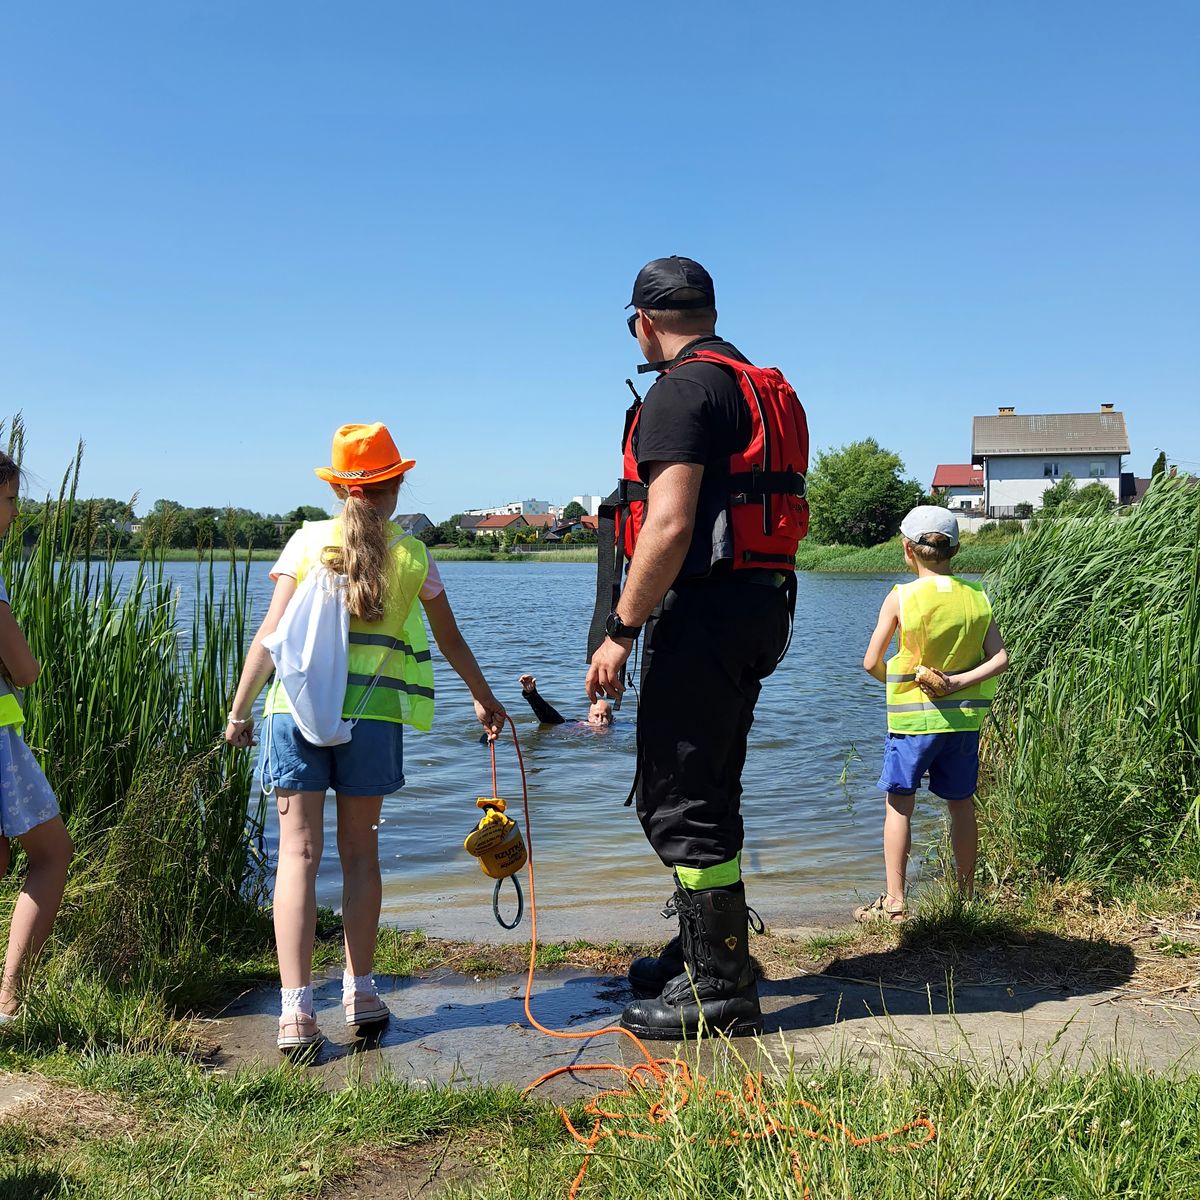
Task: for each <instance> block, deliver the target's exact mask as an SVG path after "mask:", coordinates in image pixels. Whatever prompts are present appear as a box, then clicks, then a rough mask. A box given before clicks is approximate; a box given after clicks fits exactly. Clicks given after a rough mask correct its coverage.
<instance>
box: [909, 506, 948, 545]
mask: <svg viewBox="0 0 1200 1200" xmlns="http://www.w3.org/2000/svg"><path fill="white" fill-rule="evenodd" d="M900 532H901V533H902V534H904V536H905V537H906V538H908V540H909V541H910V542H920V541H921V539H922V538H923V537H924V536H925V534H927V533H944V534H945V535H946V536H947V537H948V538H949V539H950V545H952V546H957V545H958V518H957V517H956V516H955V515H954V514H953V513H952V512H951V511H950V510H949V509H948V508H942V507H941V506H940V505H937V504H918V505H917V507H916V508H914V509H913V510H912V512H910V513H909V514H908V516H906V517H905V518H904V520H903V521H901V522H900Z"/></svg>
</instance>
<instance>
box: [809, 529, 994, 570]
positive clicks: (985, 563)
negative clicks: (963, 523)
mask: <svg viewBox="0 0 1200 1200" xmlns="http://www.w3.org/2000/svg"><path fill="white" fill-rule="evenodd" d="M1013 540H1015V539H1011V538H1007V537H1002V538H989V537H986V536H984V537H974V536H972V535H971V534H969V533H965V534H963V537H962V548H961V549H960V550H959V552H958V554H957V555H956V557H955V559H954V569H955V570H956V571H961V572H962V573H963V574H964V575H985V574H987V573H988V572H991V571H995V570H997V569H999V567H1000V566H1001V564H1002V563H1003V561H1004V555H1005V552H1006V551H1007V549H1008V546H1009V544H1010V542H1011V541H1013ZM796 567H797V569H798V570H801V571H846V572H863V573H868V572H879V573H895V572H906V571H908V567H907V566H906V565H905V563H904V549H903V546H902V543H901V541H900V539H899V538H898V537H896V538H893V539H892V540H891V541H890V542H884V543H882V544H881V545H878V546H838V545H833V546H822V545H820V544H819V543H817V542H814V541H811V540H809V539H805V540H804V541H803V542H801V543H800V549H799V551H797V553H796Z"/></svg>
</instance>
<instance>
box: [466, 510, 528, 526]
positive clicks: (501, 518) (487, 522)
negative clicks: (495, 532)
mask: <svg viewBox="0 0 1200 1200" xmlns="http://www.w3.org/2000/svg"><path fill="white" fill-rule="evenodd" d="M517 521H520V522H521V524H522V525H524V524H525V523H526V522H525V518H524V517H523V516H521V514H520V513H507V514H505V513H501V514H498V515H497V516H494V517H484V518H483V520H482V521H480V522H479V524H478V525H476V526H475V528H476V529H507V528H508V527H509V526H510V525H514V524H515V523H516V522H517Z"/></svg>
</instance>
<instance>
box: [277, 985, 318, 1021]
mask: <svg viewBox="0 0 1200 1200" xmlns="http://www.w3.org/2000/svg"><path fill="white" fill-rule="evenodd" d="M279 1007H280V1010H281V1011H282V1014H283V1015H284V1016H285V1017H286V1016H287V1015H288V1013H293V1012H302V1013H304V1014H305V1015H306V1016H310V1017H311V1016H312V1015H313V998H312V984H311V983H306V984H305V985H304V986H303V987H298V988H280V989H279Z"/></svg>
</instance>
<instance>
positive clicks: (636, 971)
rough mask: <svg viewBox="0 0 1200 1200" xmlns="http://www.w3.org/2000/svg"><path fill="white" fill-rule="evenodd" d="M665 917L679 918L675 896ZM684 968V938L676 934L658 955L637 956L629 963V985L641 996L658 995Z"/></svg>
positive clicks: (668, 906) (664, 914)
mask: <svg viewBox="0 0 1200 1200" xmlns="http://www.w3.org/2000/svg"><path fill="white" fill-rule="evenodd" d="M662 915H663V916H664V917H668V918H669V917H675V918H676V921H678V918H679V911H678V909H677V908H676V907H675V897H674V896H672V897H671V899H670V900H668V901H667V903H666V906H665V907H664V908H663V910H662ZM682 970H683V939H682V938H681V937H680V935H679V934H676V935H675V936H674V937H673V938H672V939H671V940H670V941H669V942H668V943H667V944H666V945H665V946H664V947H663V948H662V949H661V950H660V951H659V953H658V957H657V958H654V957H650V958H635V959H634V960H633V962H631V963H630V964H629V985H630V987H632V988H633V990H634V991H635V992H637V994H638V995H639V996H657V995H660V994H661V993H662V990H663V988H665V987H666V986H667V984H668V983H670V982H671V980H672V979H674V978H675V976H676V975H678V974H679V973H680V972H681V971H682Z"/></svg>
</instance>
